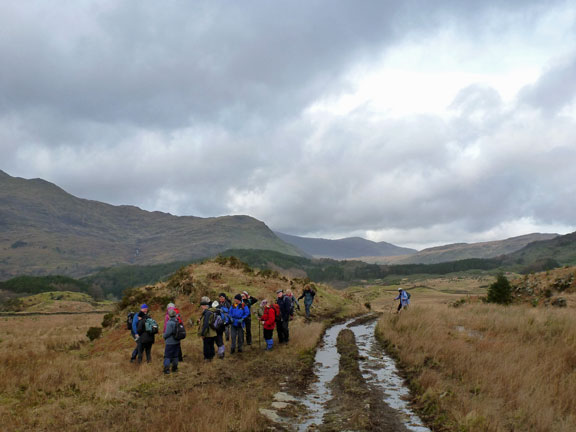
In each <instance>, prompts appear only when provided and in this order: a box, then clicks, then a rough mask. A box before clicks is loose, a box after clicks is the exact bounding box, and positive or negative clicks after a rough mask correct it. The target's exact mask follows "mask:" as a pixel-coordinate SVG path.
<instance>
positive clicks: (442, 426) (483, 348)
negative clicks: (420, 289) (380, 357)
mask: <svg viewBox="0 0 576 432" xmlns="http://www.w3.org/2000/svg"><path fill="white" fill-rule="evenodd" d="M573 297H574V296H572V298H570V299H569V303H570V304H573V303H574V301H575V300H576V298H573ZM377 334H378V337H379V338H380V339H381V340H382V341H383V342H384V343H385V344H386V345H387V346H388V349H389V350H390V351H391V352H392V353H393V354H394V355H395V356H396V357H397V358H398V360H399V362H400V365H401V367H402V368H403V370H404V372H405V373H406V375H407V377H408V379H409V381H410V384H411V386H412V388H413V390H414V391H415V394H416V397H415V402H416V405H417V407H418V408H419V411H420V414H421V415H422V416H423V417H425V418H426V419H427V420H428V422H429V423H430V424H431V425H432V427H433V428H434V429H435V430H438V431H444V430H447V431H469V432H475V431H478V432H485V431H512V430H514V431H557V432H568V431H574V430H576V414H575V413H576V315H575V314H574V309H556V308H532V307H530V306H526V305H520V306H509V307H503V306H495V305H486V304H481V303H475V304H474V303H473V304H465V305H464V306H461V307H459V308H453V307H448V306H447V305H446V304H442V303H438V302H437V303H433V302H422V304H420V305H418V304H416V305H414V306H411V308H410V309H409V310H407V311H405V312H403V313H401V314H399V315H391V314H388V315H384V316H383V317H382V318H381V320H380V322H379V325H378V329H377Z"/></svg>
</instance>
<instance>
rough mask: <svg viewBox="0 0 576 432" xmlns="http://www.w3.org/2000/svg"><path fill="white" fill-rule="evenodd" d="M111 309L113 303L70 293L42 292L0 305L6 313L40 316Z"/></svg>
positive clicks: (102, 311) (77, 293)
mask: <svg viewBox="0 0 576 432" xmlns="http://www.w3.org/2000/svg"><path fill="white" fill-rule="evenodd" d="M113 307H114V303H113V302H110V301H104V302H98V301H96V300H94V298H93V297H91V296H90V295H88V294H85V293H80V292H71V291H56V292H43V293H40V294H35V295H31V296H26V297H20V298H17V299H10V301H8V302H2V303H0V309H1V310H3V311H6V312H20V313H40V314H50V313H80V312H82V313H96V312H100V313H105V312H108V311H110V310H112V309H113Z"/></svg>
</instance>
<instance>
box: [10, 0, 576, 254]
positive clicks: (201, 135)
mask: <svg viewBox="0 0 576 432" xmlns="http://www.w3.org/2000/svg"><path fill="white" fill-rule="evenodd" d="M0 12H1V13H0V28H2V29H3V30H2V33H3V37H2V38H0V59H2V64H3V65H7V67H3V68H2V70H1V71H0V153H1V154H2V159H1V162H0V168H1V169H3V170H5V171H6V172H8V173H9V174H11V175H18V176H23V177H42V178H45V179H47V180H49V181H52V182H55V183H57V184H58V185H60V186H61V187H63V188H64V189H66V190H68V191H69V192H71V193H73V194H75V195H77V196H81V197H86V198H90V199H97V200H101V201H105V202H110V203H113V204H134V205H138V206H141V207H143V208H145V209H148V210H161V211H169V212H172V213H175V214H180V215H189V214H191V215H197V216H214V215H221V214H230V213H242V214H249V215H252V216H255V217H257V218H259V219H262V220H264V221H265V222H266V223H267V224H268V225H269V226H271V227H272V228H274V229H277V230H279V231H285V232H288V233H293V234H301V235H321V236H325V237H337V236H347V235H363V236H368V237H370V238H372V239H374V240H385V241H393V242H396V243H399V244H402V245H412V246H424V245H428V244H438V243H445V242H455V241H475V240H491V239H494V238H502V237H505V236H507V235H517V234H523V233H524V232H522V231H521V230H523V229H530V230H563V229H564V230H568V229H571V228H572V227H573V218H572V215H573V214H574V213H575V210H576V208H575V206H576V204H574V203H573V202H574V200H573V199H572V197H573V196H574V188H576V186H574V185H575V184H576V182H575V180H576V178H575V177H576V174H574V173H575V171H574V170H573V168H572V167H573V164H574V161H576V146H575V145H574V143H575V142H576V105H575V97H576V84H575V83H576V81H575V80H574V79H573V77H574V76H576V53H575V52H573V51H570V49H569V46H570V41H572V42H573V41H574V37H575V36H576V34H575V33H576V29H575V28H574V26H573V24H570V22H571V21H570V17H572V18H573V17H574V16H576V15H575V13H574V9H573V8H571V6H570V5H569V4H568V3H567V2H563V1H558V2H551V3H547V4H546V6H543V5H542V3H541V2H536V1H533V2H526V1H522V2H519V1H518V2H507V3H506V4H505V5H503V4H502V3H501V2H499V1H483V2H466V5H464V4H462V2H452V1H448V0H446V1H439V2H424V1H407V2H392V1H390V2H387V1H384V2H383V1H373V2H369V1H366V2H361V3H360V4H358V3H350V2H345V1H341V2H339V1H336V2H334V1H327V0H326V1H312V2H310V1H307V2H298V1H296V2H267V1H248V2H242V4H233V3H229V2H222V1H197V2H185V1H173V2H168V3H166V4H163V5H162V7H161V8H160V7H159V5H158V4H156V3H154V2H137V3H135V2H128V1H108V2H105V1H102V2H89V1H77V2H73V3H72V4H69V5H66V7H65V8H64V7H63V6H62V7H57V6H56V7H55V6H54V5H48V4H46V3H45V2H41V1H36V2H25V3H23V2H16V1H6V2H4V3H3V4H2V6H0ZM572 22H573V21H572ZM559 41H567V42H566V43H561V42H559ZM392 70H396V71H397V73H395V74H393V73H392V72H391V71H392ZM526 71H528V72H526ZM524 76H529V77H535V79H531V80H530V79H528V78H527V79H526V82H525V83H524V84H522V82H523V81H522V82H520V83H519V82H518V78H517V77H524ZM369 77H372V78H370V79H369ZM433 77H436V78H433ZM428 79H429V80H430V81H426V80H428ZM513 81H515V83H514V84H510V86H507V85H506V84H502V83H512V82H513ZM428 82H429V83H432V84H427V83H428ZM434 83H439V84H438V85H437V86H436V85H435V84H434ZM434 87H438V88H434ZM434 91H436V92H435V93H434ZM510 94H512V96H510ZM434 106H437V108H430V107H434ZM400 107H402V109H400ZM424 107H428V108H424Z"/></svg>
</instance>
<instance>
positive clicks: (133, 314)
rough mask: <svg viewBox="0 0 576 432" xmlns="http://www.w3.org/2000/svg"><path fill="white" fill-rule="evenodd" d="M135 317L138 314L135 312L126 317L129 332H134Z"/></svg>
mask: <svg viewBox="0 0 576 432" xmlns="http://www.w3.org/2000/svg"><path fill="white" fill-rule="evenodd" d="M134 316H136V314H135V313H134V312H130V313H129V314H128V316H127V317H126V329H127V330H132V322H133V321H134Z"/></svg>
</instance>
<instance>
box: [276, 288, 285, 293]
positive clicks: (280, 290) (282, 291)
mask: <svg viewBox="0 0 576 432" xmlns="http://www.w3.org/2000/svg"><path fill="white" fill-rule="evenodd" d="M280 293H284V290H283V289H279V290H278V291H276V294H280Z"/></svg>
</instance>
